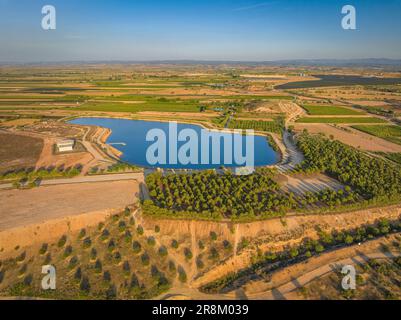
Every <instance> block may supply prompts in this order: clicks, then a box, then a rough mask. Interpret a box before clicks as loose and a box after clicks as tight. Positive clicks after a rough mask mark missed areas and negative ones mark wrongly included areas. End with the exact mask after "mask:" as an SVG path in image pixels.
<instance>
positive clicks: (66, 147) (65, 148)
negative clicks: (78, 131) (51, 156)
mask: <svg viewBox="0 0 401 320" xmlns="http://www.w3.org/2000/svg"><path fill="white" fill-rule="evenodd" d="M74 145H75V141H74V140H62V141H58V142H57V144H56V146H57V150H58V151H59V152H70V151H73V150H74Z"/></svg>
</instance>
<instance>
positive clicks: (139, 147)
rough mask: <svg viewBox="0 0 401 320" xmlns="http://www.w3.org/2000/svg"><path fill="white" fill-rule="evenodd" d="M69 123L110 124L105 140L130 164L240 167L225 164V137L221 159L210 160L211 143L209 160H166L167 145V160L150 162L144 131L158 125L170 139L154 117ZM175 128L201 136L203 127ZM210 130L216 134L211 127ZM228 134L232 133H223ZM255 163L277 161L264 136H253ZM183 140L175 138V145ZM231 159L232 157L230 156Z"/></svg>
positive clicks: (82, 119)
mask: <svg viewBox="0 0 401 320" xmlns="http://www.w3.org/2000/svg"><path fill="white" fill-rule="evenodd" d="M70 123H71V124H77V125H91V126H100V127H104V128H109V129H111V130H112V134H111V135H110V137H109V138H108V140H107V143H108V144H112V145H113V147H114V148H116V149H118V150H119V151H121V152H122V153H123V154H122V156H121V160H122V161H124V162H127V163H130V164H133V165H137V166H141V167H145V168H149V167H158V168H165V169H197V170H204V169H216V168H219V167H221V166H223V165H224V167H241V166H244V164H236V163H233V164H229V165H228V164H224V156H223V155H224V139H221V143H220V145H221V146H220V157H221V159H220V163H219V164H213V163H212V159H211V158H212V146H210V151H209V157H210V161H209V164H207V165H204V164H188V165H183V164H180V163H178V164H169V163H168V161H169V157H168V148H167V164H157V165H149V163H148V161H147V160H146V151H147V149H148V147H149V146H151V145H152V144H154V142H148V141H146V135H147V133H148V132H149V130H152V129H161V130H163V131H164V132H165V133H166V137H167V142H168V141H169V140H168V139H169V136H168V132H169V123H167V122H155V121H142V120H129V119H114V118H78V119H74V120H71V121H70ZM177 129H178V132H180V131H181V130H183V129H193V130H195V131H196V132H197V133H198V137H199V140H200V137H201V130H202V129H203V128H202V127H200V126H198V125H192V124H183V123H178V126H177ZM211 132H212V134H217V133H214V132H213V131H211ZM225 134H227V135H231V134H232V133H225ZM254 138H255V140H254V141H255V154H254V159H255V166H266V165H272V164H275V163H277V162H278V161H279V155H278V153H277V152H275V151H274V150H273V149H272V147H271V146H270V145H269V143H268V141H267V139H266V137H263V136H255V137H254ZM183 144H185V142H178V149H179V148H180V146H182V145H183ZM243 155H245V137H243ZM200 159H201V148H200V147H199V161H198V163H201V161H200ZM233 159H234V157H233Z"/></svg>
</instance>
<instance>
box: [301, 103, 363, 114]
mask: <svg viewBox="0 0 401 320" xmlns="http://www.w3.org/2000/svg"><path fill="white" fill-rule="evenodd" d="M302 107H303V108H304V109H305V110H306V111H307V112H308V114H310V115H312V116H323V115H327V116H331V115H333V116H335V115H348V116H350V115H360V114H361V112H358V111H355V110H351V109H347V108H344V107H338V106H314V105H303V106H302Z"/></svg>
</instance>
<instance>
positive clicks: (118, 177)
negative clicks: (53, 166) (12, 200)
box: [0, 172, 145, 190]
mask: <svg viewBox="0 0 401 320" xmlns="http://www.w3.org/2000/svg"><path fill="white" fill-rule="evenodd" d="M126 180H136V181H138V182H144V180H145V177H144V175H143V173H142V172H138V173H120V174H105V175H93V176H79V177H75V178H65V179H64V178H63V179H53V180H43V181H42V182H41V184H40V185H41V186H42V187H44V186H55V185H68V184H79V183H96V182H113V181H126ZM10 188H12V184H11V183H6V184H0V190H2V189H3V190H4V189H10Z"/></svg>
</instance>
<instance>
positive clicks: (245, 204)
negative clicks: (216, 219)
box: [146, 170, 296, 217]
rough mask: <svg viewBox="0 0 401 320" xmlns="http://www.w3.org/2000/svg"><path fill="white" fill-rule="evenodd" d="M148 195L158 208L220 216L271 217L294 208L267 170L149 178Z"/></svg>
mask: <svg viewBox="0 0 401 320" xmlns="http://www.w3.org/2000/svg"><path fill="white" fill-rule="evenodd" d="M146 183H147V185H148V188H149V191H150V196H151V198H152V200H153V202H154V203H155V204H156V205H157V206H158V207H160V208H165V209H168V210H172V211H188V212H196V213H198V214H202V213H204V214H207V215H209V216H210V214H213V213H218V214H219V215H220V216H222V217H241V216H247V217H254V216H265V215H267V216H271V215H274V214H275V213H283V212H286V211H288V210H289V209H291V208H294V207H295V206H296V201H295V199H294V197H293V196H292V195H290V196H287V195H286V194H284V193H282V192H281V191H280V190H279V189H280V187H279V185H278V184H277V183H276V182H275V181H273V180H272V174H271V173H270V171H268V170H264V171H260V172H258V173H256V174H253V175H251V176H235V175H233V174H230V173H227V174H224V175H219V174H217V173H215V172H214V171H204V172H200V173H194V174H191V175H168V176H163V175H161V174H160V173H155V174H152V175H149V176H148V177H147V179H146Z"/></svg>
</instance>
